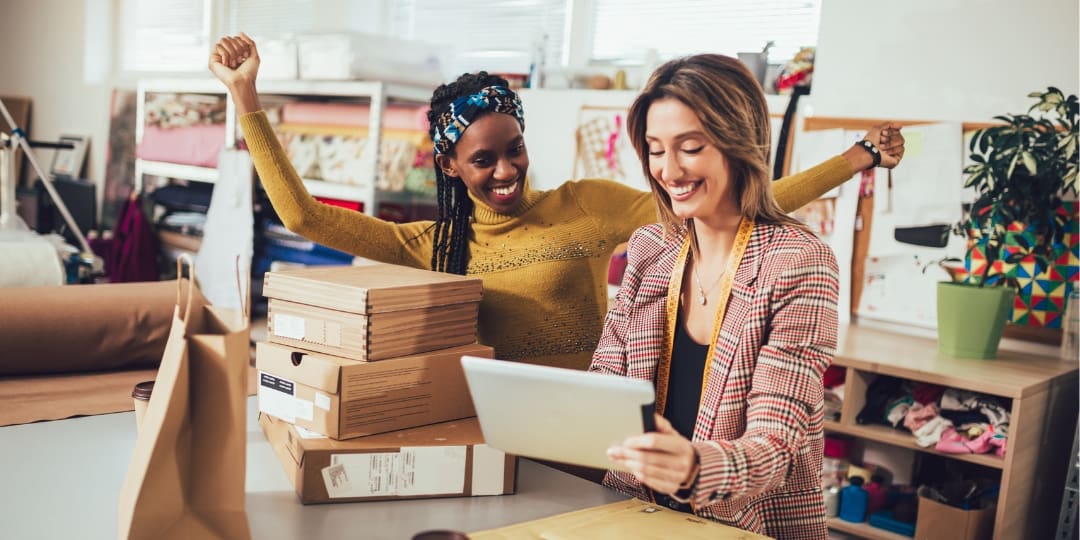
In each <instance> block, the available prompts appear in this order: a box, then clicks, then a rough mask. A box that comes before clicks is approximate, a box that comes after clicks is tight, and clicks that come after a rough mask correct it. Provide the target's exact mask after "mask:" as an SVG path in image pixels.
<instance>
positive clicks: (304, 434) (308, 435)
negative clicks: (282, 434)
mask: <svg viewBox="0 0 1080 540" xmlns="http://www.w3.org/2000/svg"><path fill="white" fill-rule="evenodd" d="M293 427H294V428H295V429H296V434H297V435H299V436H300V438H301V439H326V438H327V436H326V435H323V434H322V433H315V432H314V431H311V430H310V429H304V428H303V427H300V426H293Z"/></svg>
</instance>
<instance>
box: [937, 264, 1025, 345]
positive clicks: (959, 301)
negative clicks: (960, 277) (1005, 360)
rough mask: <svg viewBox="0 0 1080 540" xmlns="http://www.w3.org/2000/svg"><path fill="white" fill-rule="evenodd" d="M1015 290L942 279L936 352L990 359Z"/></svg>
mask: <svg viewBox="0 0 1080 540" xmlns="http://www.w3.org/2000/svg"><path fill="white" fill-rule="evenodd" d="M1014 296H1016V292H1015V291H1014V290H1013V289H1012V288H1011V287H977V286H974V285H965V284H963V283H950V282H947V281H943V282H941V283H938V288H937V323H938V351H940V352H941V353H942V354H947V355H949V356H955V357H959V358H994V357H995V356H997V350H998V344H1000V343H1001V333H1002V331H1004V329H1005V321H1006V319H1007V318H1008V316H1009V308H1011V307H1012V304H1013V297H1014Z"/></svg>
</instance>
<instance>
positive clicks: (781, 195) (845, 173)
mask: <svg viewBox="0 0 1080 540" xmlns="http://www.w3.org/2000/svg"><path fill="white" fill-rule="evenodd" d="M856 172H857V171H853V170H851V165H850V164H849V163H848V161H847V160H846V159H844V158H843V156H836V157H833V158H832V159H830V160H828V161H826V162H824V163H821V164H819V165H815V166H814V167H811V168H810V169H807V170H805V171H803V172H801V173H796V174H793V175H791V176H785V177H784V178H781V179H779V180H777V181H776V182H773V196H774V197H776V202H778V203H780V208H782V209H783V210H784V212H794V211H795V210H798V209H799V208H802V207H803V206H805V205H806V204H808V203H809V202H810V201H813V200H815V199H817V198H818V197H821V196H822V195H824V194H825V193H827V192H828V191H829V190H830V189H832V188H834V187H836V186H839V185H840V184H843V183H844V182H847V181H848V180H850V179H851V177H852V176H855V173H856Z"/></svg>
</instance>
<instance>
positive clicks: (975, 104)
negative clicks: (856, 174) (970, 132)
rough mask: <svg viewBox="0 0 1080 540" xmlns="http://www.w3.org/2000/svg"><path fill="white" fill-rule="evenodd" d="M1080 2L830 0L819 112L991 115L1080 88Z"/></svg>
mask: <svg viewBox="0 0 1080 540" xmlns="http://www.w3.org/2000/svg"><path fill="white" fill-rule="evenodd" d="M1077 16H1078V14H1077V1H1076V0H1023V1H1018V0H966V1H942V0H905V1H903V2H867V1H866V0H826V1H825V2H824V4H823V6H822V9H821V31H820V34H819V38H818V48H817V58H816V63H815V66H814V85H813V91H812V93H811V96H812V98H813V100H812V103H813V104H814V114H815V115H818V116H844V117H868V118H896V119H926V120H952V121H961V122H964V121H990V120H991V118H992V117H993V116H995V115H998V114H1002V113H1006V112H1025V111H1027V109H1028V107H1030V106H1031V103H1032V100H1031V99H1030V98H1028V97H1027V94H1028V93H1029V92H1032V91H1035V90H1044V89H1045V88H1046V87H1047V86H1057V87H1058V88H1061V89H1062V90H1063V91H1064V92H1065V93H1066V94H1070V93H1072V94H1075V93H1077V87H1078V85H1080V84H1078V71H1077V70H1078V65H1080V57H1078V47H1080V45H1078V42H1077Z"/></svg>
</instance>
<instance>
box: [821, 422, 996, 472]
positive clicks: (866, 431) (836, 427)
mask: <svg viewBox="0 0 1080 540" xmlns="http://www.w3.org/2000/svg"><path fill="white" fill-rule="evenodd" d="M825 431H827V432H830V433H842V434H844V435H851V436H853V437H858V438H860V439H866V440H869V441H876V442H880V443H884V444H888V445H891V446H899V447H901V448H908V449H911V450H917V451H919V452H924V453H927V454H934V455H936V456H942V457H945V458H949V459H955V460H957V461H966V462H968V463H975V464H978V465H982V466H984V467H990V468H993V469H1002V468H1004V467H1005V460H1003V459H1001V458H999V457H997V456H995V455H993V454H948V453H945V452H939V451H937V450H934V449H933V448H923V447H921V446H919V445H918V444H916V443H915V437H914V436H913V435H911V434H909V433H904V432H902V431H897V430H895V429H891V428H888V427H885V426H873V425H854V426H852V425H846V424H841V423H839V422H832V421H828V420H827V421H825Z"/></svg>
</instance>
